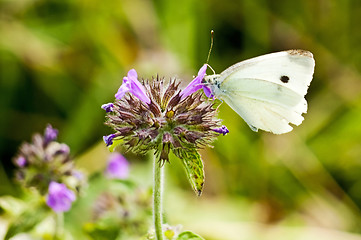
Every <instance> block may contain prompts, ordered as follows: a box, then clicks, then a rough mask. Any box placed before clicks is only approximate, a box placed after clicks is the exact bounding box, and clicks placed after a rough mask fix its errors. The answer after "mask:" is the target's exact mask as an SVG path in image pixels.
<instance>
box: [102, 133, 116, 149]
mask: <svg viewBox="0 0 361 240" xmlns="http://www.w3.org/2000/svg"><path fill="white" fill-rule="evenodd" d="M113 138H115V134H109V135H107V136H103V140H104V142H105V144H106V145H107V147H108V146H110V145H112V144H113Z"/></svg>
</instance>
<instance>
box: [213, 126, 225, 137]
mask: <svg viewBox="0 0 361 240" xmlns="http://www.w3.org/2000/svg"><path fill="white" fill-rule="evenodd" d="M212 131H215V132H217V133H220V134H223V136H224V135H226V134H227V133H229V130H228V128H227V127H226V126H224V125H223V126H222V127H220V128H216V129H212Z"/></svg>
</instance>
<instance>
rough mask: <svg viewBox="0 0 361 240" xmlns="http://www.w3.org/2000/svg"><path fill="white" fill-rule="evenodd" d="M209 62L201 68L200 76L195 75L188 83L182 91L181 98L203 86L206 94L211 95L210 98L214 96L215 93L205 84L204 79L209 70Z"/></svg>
mask: <svg viewBox="0 0 361 240" xmlns="http://www.w3.org/2000/svg"><path fill="white" fill-rule="evenodd" d="M207 66H208V65H207V64H204V65H203V66H202V67H201V69H199V71H198V76H197V77H195V78H194V79H193V81H192V82H190V83H189V84H188V86H187V87H186V88H185V89H184V90H183V91H182V92H181V94H180V95H181V99H184V98H186V97H187V96H189V95H190V94H192V93H194V92H196V91H198V90H199V89H201V88H203V91H204V94H205V95H206V96H207V97H209V98H213V94H212V90H211V89H210V88H209V87H207V86H205V85H203V83H202V80H203V78H204V76H205V75H206V71H207Z"/></svg>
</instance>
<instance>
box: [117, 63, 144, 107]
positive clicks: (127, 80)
mask: <svg viewBox="0 0 361 240" xmlns="http://www.w3.org/2000/svg"><path fill="white" fill-rule="evenodd" d="M137 78H138V75H137V72H136V71H135V70H134V69H131V70H129V72H128V75H127V77H124V78H123V84H122V85H121V86H120V87H119V89H118V92H117V93H116V94H115V98H116V99H121V98H122V97H123V96H124V95H125V93H126V92H130V93H132V94H133V95H134V96H136V97H137V98H139V99H140V100H141V101H143V102H145V103H148V104H149V103H150V99H149V97H148V96H147V94H146V93H145V88H144V86H143V85H142V84H141V83H140V82H139V81H138V79H137Z"/></svg>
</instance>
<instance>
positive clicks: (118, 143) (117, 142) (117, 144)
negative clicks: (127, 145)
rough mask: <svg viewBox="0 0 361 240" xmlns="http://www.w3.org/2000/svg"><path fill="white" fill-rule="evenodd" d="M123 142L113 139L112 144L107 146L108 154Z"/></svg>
mask: <svg viewBox="0 0 361 240" xmlns="http://www.w3.org/2000/svg"><path fill="white" fill-rule="evenodd" d="M122 142H123V139H116V138H114V139H113V144H112V145H110V146H108V149H109V151H110V152H114V150H115V148H116V147H118V146H119V145H120V144H121V143H122Z"/></svg>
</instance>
